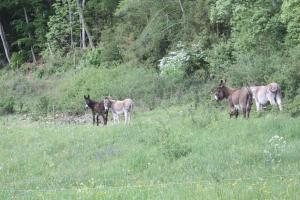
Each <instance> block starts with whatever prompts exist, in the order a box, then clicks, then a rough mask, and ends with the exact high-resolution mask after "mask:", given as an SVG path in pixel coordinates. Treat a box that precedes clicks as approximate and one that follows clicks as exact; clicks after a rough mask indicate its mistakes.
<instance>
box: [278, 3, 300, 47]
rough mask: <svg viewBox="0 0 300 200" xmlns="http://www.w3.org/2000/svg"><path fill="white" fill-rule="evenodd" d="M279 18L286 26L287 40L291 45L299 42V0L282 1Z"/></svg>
mask: <svg viewBox="0 0 300 200" xmlns="http://www.w3.org/2000/svg"><path fill="white" fill-rule="evenodd" d="M281 10H282V12H281V16H280V17H281V19H282V21H283V23H285V24H286V26H287V40H288V43H289V44H290V45H291V46H293V45H297V44H299V43H300V25H299V24H300V17H299V16H300V4H299V0H290V1H283V3H282V9H281Z"/></svg>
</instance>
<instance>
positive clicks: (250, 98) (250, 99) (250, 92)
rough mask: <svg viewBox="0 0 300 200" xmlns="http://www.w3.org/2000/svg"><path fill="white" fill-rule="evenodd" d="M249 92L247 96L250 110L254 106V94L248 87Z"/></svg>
mask: <svg viewBox="0 0 300 200" xmlns="http://www.w3.org/2000/svg"><path fill="white" fill-rule="evenodd" d="M247 90H248V95H247V107H248V108H250V107H251V105H252V104H253V102H252V99H253V93H252V91H251V89H250V87H247Z"/></svg>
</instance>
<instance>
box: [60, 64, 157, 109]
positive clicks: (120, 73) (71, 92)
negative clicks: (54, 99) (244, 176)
mask: <svg viewBox="0 0 300 200" xmlns="http://www.w3.org/2000/svg"><path fill="white" fill-rule="evenodd" d="M157 87H158V81H157V75H156V74H155V72H153V71H150V70H146V69H143V68H135V67H131V66H128V65H123V66H119V67H117V68H111V69H106V68H84V69H83V70H82V71H81V72H80V73H79V74H78V73H76V76H74V74H73V73H72V74H70V75H69V77H68V78H67V79H66V80H65V81H64V84H63V85H61V86H60V88H59V90H60V92H59V93H60V94H62V96H60V97H59V99H58V100H59V105H60V106H61V108H62V109H63V110H68V111H69V112H82V111H83V106H82V105H83V96H84V95H87V94H90V96H91V98H92V99H93V100H96V101H100V100H101V99H102V98H104V97H105V96H107V95H109V94H110V95H111V96H112V97H113V98H116V99H124V98H126V97H130V98H133V100H134V101H135V102H137V103H138V104H141V105H143V104H146V105H148V104H151V103H152V102H153V101H155V99H156V98H157V97H158V96H156V95H157V93H156V91H157V90H159V88H157Z"/></svg>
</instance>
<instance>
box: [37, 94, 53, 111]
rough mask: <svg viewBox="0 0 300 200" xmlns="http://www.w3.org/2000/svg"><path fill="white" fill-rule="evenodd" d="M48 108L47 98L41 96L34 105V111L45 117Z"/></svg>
mask: <svg viewBox="0 0 300 200" xmlns="http://www.w3.org/2000/svg"><path fill="white" fill-rule="evenodd" d="M49 106H50V99H49V97H47V96H42V97H40V98H39V101H38V103H37V105H36V109H37V110H36V111H37V112H38V113H41V114H44V115H47V113H48V110H49Z"/></svg>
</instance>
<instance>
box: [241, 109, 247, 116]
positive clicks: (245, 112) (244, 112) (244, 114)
mask: <svg viewBox="0 0 300 200" xmlns="http://www.w3.org/2000/svg"><path fill="white" fill-rule="evenodd" d="M242 110H243V116H244V118H246V117H247V108H246V107H243V108H242Z"/></svg>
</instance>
